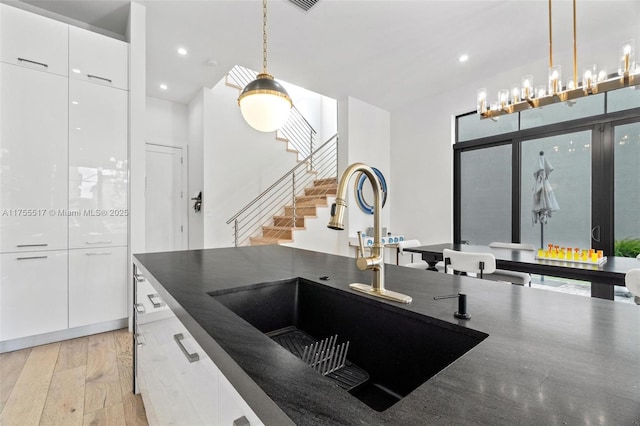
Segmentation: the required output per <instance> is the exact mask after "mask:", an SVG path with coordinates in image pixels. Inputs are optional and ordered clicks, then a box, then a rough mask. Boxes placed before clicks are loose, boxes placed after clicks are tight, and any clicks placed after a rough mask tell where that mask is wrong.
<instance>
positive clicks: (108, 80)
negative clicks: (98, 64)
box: [87, 74, 113, 83]
mask: <svg viewBox="0 0 640 426" xmlns="http://www.w3.org/2000/svg"><path fill="white" fill-rule="evenodd" d="M87 77H89V78H95V79H96V80H102V81H106V82H107V83H113V81H111V80H110V79H108V78H104V77H100V76H98V75H93V74H87Z"/></svg>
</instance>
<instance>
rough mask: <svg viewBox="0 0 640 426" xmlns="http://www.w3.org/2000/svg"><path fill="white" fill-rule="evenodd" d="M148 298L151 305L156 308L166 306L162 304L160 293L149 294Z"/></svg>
mask: <svg viewBox="0 0 640 426" xmlns="http://www.w3.org/2000/svg"><path fill="white" fill-rule="evenodd" d="M147 297H148V298H149V300H150V301H151V304H152V305H153V307H154V308H159V307H161V306H164V303H162V299H161V298H160V295H159V294H158V293H153V294H147ZM154 299H156V300H157V301H156V300H154Z"/></svg>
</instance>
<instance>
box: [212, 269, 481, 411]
mask: <svg viewBox="0 0 640 426" xmlns="http://www.w3.org/2000/svg"><path fill="white" fill-rule="evenodd" d="M209 294H210V296H212V297H214V298H215V299H216V300H217V301H218V302H220V303H221V304H223V305H224V306H226V307H227V308H228V309H230V310H231V311H233V312H234V313H235V314H237V315H238V316H240V317H241V318H243V319H244V320H245V321H247V322H248V323H249V324H251V325H252V326H254V327H255V328H257V329H258V330H260V331H261V332H263V333H271V334H272V333H273V332H275V331H277V330H282V329H286V328H287V327H295V328H296V329H298V330H302V331H304V332H305V333H306V334H308V335H310V336H313V338H315V339H317V340H321V339H325V338H327V337H330V336H333V335H335V334H337V335H338V336H339V338H340V340H342V341H344V340H348V341H349V342H350V346H349V351H348V356H347V359H348V360H349V362H351V363H353V364H356V365H357V366H359V367H360V368H362V369H363V370H365V371H366V372H367V373H368V374H369V380H368V381H367V382H365V383H363V384H362V385H360V386H358V387H356V388H354V389H352V390H350V391H349V392H350V393H351V394H352V395H353V396H355V397H356V398H358V399H360V400H361V401H363V402H364V403H366V404H367V405H369V406H370V407H371V408H373V409H374V410H377V411H384V410H386V409H387V408H389V407H391V406H392V405H393V404H395V403H396V402H398V401H399V400H400V399H402V398H403V397H405V396H407V395H409V394H410V393H411V392H412V391H413V390H414V389H416V388H417V387H418V386H420V385H421V384H423V383H424V382H426V381H427V380H429V379H430V378H431V377H433V376H434V375H436V374H437V373H438V372H439V371H441V370H442V369H444V368H445V367H446V366H448V365H449V364H451V363H453V362H454V361H455V360H456V359H458V358H459V357H461V356H462V355H464V354H465V353H466V352H467V351H469V350H470V349H471V348H473V347H474V346H476V345H477V344H478V343H480V342H481V341H482V340H484V339H485V338H486V337H487V336H488V335H487V334H485V333H482V332H478V331H475V330H471V329H469V328H466V327H461V326H457V325H455V324H450V323H447V322H444V321H441V320H437V319H435V318H431V317H428V316H425V315H420V314H416V313H414V312H411V311H407V310H405V309H403V308H402V307H396V306H393V305H391V304H388V303H384V302H380V301H377V300H373V299H369V298H365V297H362V296H360V295H357V294H354V293H350V292H347V291H342V290H338V289H334V288H331V287H328V286H326V285H322V284H318V283H314V282H312V281H308V280H305V279H302V278H298V279H293V280H286V281H279V282H275V283H264V284H257V285H252V286H247V287H240V288H236V289H232V290H224V291H217V292H212V293H209Z"/></svg>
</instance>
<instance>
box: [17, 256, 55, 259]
mask: <svg viewBox="0 0 640 426" xmlns="http://www.w3.org/2000/svg"><path fill="white" fill-rule="evenodd" d="M48 257H49V256H29V257H16V260H31V259H46V258H48Z"/></svg>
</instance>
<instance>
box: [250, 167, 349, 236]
mask: <svg viewBox="0 0 640 426" xmlns="http://www.w3.org/2000/svg"><path fill="white" fill-rule="evenodd" d="M337 190H338V179H337V178H325V179H317V180H314V181H313V186H310V187H307V188H305V190H304V195H300V196H298V197H296V199H295V205H288V206H285V207H284V214H281V215H274V216H273V224H272V225H267V226H262V235H261V236H257V237H250V238H249V240H250V245H252V246H259V245H268V244H280V243H291V242H293V231H300V230H304V229H305V226H304V224H305V220H307V219H312V218H316V217H317V214H316V209H318V208H319V207H328V205H329V203H328V200H327V199H328V197H335V195H336V191H337Z"/></svg>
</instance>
